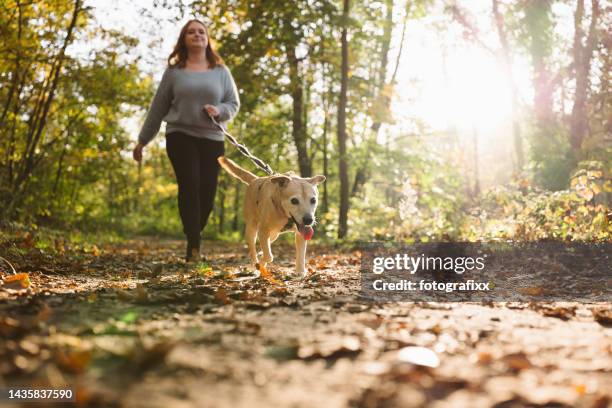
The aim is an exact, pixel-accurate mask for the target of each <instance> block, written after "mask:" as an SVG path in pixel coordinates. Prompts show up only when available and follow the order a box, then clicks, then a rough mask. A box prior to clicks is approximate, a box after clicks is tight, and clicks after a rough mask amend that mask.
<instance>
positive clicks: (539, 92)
mask: <svg viewBox="0 0 612 408" xmlns="http://www.w3.org/2000/svg"><path fill="white" fill-rule="evenodd" d="M524 4H525V6H526V7H525V21H526V28H527V33H528V36H529V41H530V42H529V52H530V54H531V61H532V65H533V78H532V81H533V88H534V111H535V116H536V121H537V124H538V127H539V128H540V130H543V131H546V130H547V129H548V128H549V127H550V125H551V124H552V122H553V119H554V117H553V92H554V86H553V85H554V83H553V80H552V76H551V73H550V69H549V67H548V57H549V56H550V45H549V41H550V39H549V35H550V33H551V32H552V25H553V23H552V18H551V13H552V12H551V0H538V1H526V2H525V3H524Z"/></svg>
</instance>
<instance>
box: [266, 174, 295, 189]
mask: <svg viewBox="0 0 612 408" xmlns="http://www.w3.org/2000/svg"><path fill="white" fill-rule="evenodd" d="M270 181H272V182H273V183H275V184H278V186H279V187H280V188H285V187H287V184H289V182H290V181H291V177H287V176H282V175H281V176H274V177H272V178H271V179H270Z"/></svg>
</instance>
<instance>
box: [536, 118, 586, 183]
mask: <svg viewBox="0 0 612 408" xmlns="http://www.w3.org/2000/svg"><path fill="white" fill-rule="evenodd" d="M530 142H531V149H530V156H531V162H530V164H529V167H530V168H529V171H530V173H531V176H532V177H533V180H534V182H535V183H536V185H538V186H540V187H541V188H544V189H549V190H553V191H557V190H562V189H564V188H567V186H568V180H569V176H570V174H571V172H572V170H573V169H574V168H575V166H576V159H575V158H574V152H573V151H572V149H571V146H570V144H569V140H568V133H567V131H566V130H565V129H562V128H560V127H552V126H551V127H549V128H548V129H546V130H542V129H534V130H533V131H532V133H531V134H530Z"/></svg>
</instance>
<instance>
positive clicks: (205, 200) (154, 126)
mask: <svg viewBox="0 0 612 408" xmlns="http://www.w3.org/2000/svg"><path fill="white" fill-rule="evenodd" d="M239 107H240V102H239V99H238V92H237V91H236V85H235V84H234V80H233V78H232V75H231V73H230V71H229V70H228V69H227V67H226V66H225V65H223V61H222V60H221V58H220V57H219V55H218V54H217V53H216V52H215V51H214V50H213V48H212V46H211V44H210V41H209V36H208V29H207V27H206V26H205V25H204V23H202V22H201V21H199V20H190V21H189V22H188V23H187V24H185V26H184V27H183V28H182V29H181V33H180V35H179V38H178V41H177V42H176V45H175V47H174V51H172V54H170V56H169V57H168V68H167V69H166V71H165V72H164V75H163V77H162V80H161V83H160V84H159V88H158V89H157V92H156V94H155V97H154V99H153V102H152V104H151V108H150V109H149V112H148V114H147V117H146V119H145V122H144V125H143V126H142V130H141V131H140V135H139V136H138V144H137V145H136V147H135V148H134V151H133V156H134V159H135V160H136V161H138V162H140V161H141V160H142V151H143V148H144V147H145V146H146V145H147V144H148V143H149V142H150V141H151V140H152V139H153V138H154V137H155V135H156V134H157V132H158V131H159V128H160V125H161V121H162V120H163V121H165V122H166V124H167V125H166V151H167V153H168V157H169V158H170V161H171V162H172V167H173V168H174V173H175V175H176V180H177V184H178V205H179V213H180V215H181V221H182V223H183V231H184V232H185V235H186V236H187V254H186V261H188V262H189V261H197V260H199V258H200V232H201V231H202V230H203V229H204V227H205V226H206V223H207V221H208V216H209V215H210V212H211V210H212V207H213V202H214V199H215V191H216V189H217V176H218V174H219V164H218V163H217V158H218V157H219V156H222V155H223V153H224V146H223V133H222V132H221V131H220V130H219V128H218V127H217V126H216V125H215V124H214V123H213V121H212V120H211V118H210V117H214V118H215V120H216V121H217V122H226V121H228V120H230V119H232V118H233V117H234V116H235V115H236V113H237V112H238V109H239Z"/></svg>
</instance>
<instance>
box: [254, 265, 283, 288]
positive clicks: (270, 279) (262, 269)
mask: <svg viewBox="0 0 612 408" xmlns="http://www.w3.org/2000/svg"><path fill="white" fill-rule="evenodd" d="M259 272H260V273H261V277H262V278H264V279H265V280H267V281H268V282H270V283H271V284H273V285H282V284H283V283H282V282H280V281H278V280H276V278H275V277H274V276H272V274H271V273H270V272H268V270H267V269H266V267H265V266H263V265H262V264H259Z"/></svg>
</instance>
